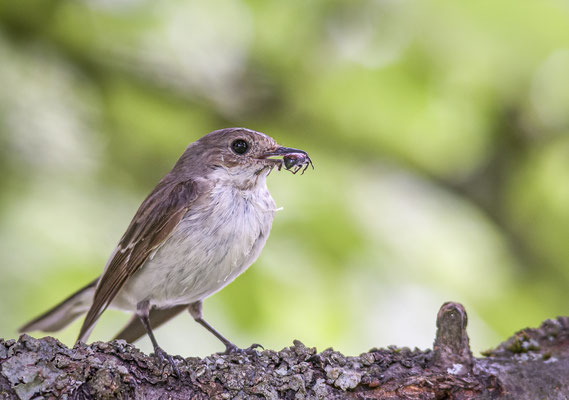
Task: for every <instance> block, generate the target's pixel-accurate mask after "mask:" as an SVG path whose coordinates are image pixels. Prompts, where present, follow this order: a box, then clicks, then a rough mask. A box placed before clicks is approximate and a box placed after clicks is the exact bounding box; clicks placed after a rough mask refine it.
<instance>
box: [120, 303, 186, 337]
mask: <svg viewBox="0 0 569 400" xmlns="http://www.w3.org/2000/svg"><path fill="white" fill-rule="evenodd" d="M187 309H188V304H182V305H179V306H174V307H170V308H164V309H159V308H153V309H152V310H150V326H152V329H155V328H158V327H159V326H160V325H162V324H163V323H165V322H167V321H169V320H171V319H172V318H174V317H175V316H176V315H178V314H179V313H181V312H182V311H184V310H187ZM145 334H146V328H145V327H144V325H142V322H141V321H140V318H138V316H136V315H134V316H133V317H132V318H131V320H130V321H129V322H128V324H127V325H126V326H125V327H124V328H123V330H122V331H120V332H119V333H118V334H117V335H116V336H115V338H114V339H115V340H116V339H123V340H126V341H127V342H128V343H133V342H134V341H136V340H138V339H139V338H140V337H142V336H144V335H145Z"/></svg>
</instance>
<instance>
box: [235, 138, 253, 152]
mask: <svg viewBox="0 0 569 400" xmlns="http://www.w3.org/2000/svg"><path fill="white" fill-rule="evenodd" d="M231 148H232V149H233V151H234V152H235V153H237V154H245V153H247V150H249V143H247V142H246V141H244V140H243V139H237V140H236V141H234V142H233V143H231Z"/></svg>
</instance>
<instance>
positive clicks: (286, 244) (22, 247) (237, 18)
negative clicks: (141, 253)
mask: <svg viewBox="0 0 569 400" xmlns="http://www.w3.org/2000/svg"><path fill="white" fill-rule="evenodd" d="M568 26H569V2H567V1H566V0H539V1H538V0H528V1H525V2H522V3H520V2H518V1H514V0H504V1H501V2H491V1H485V0H482V1H471V2H456V1H451V0H428V1H417V0H415V1H413V0H404V1H395V0H361V1H359V0H358V1H353V0H345V1H344V0H332V1H331V0H326V1H325V0H313V1H300V0H291V1H286V2H284V1H274V0H269V1H259V0H207V1H206V0H196V1H184V0H165V1H160V2H154V1H150V0H114V1H111V0H41V1H40V0H20V1H10V0H8V1H2V2H0V88H1V90H0V250H1V253H2V255H3V257H2V262H0V273H1V275H2V279H1V280H0V293H1V300H2V301H1V302H0V316H1V317H0V318H1V319H0V337H15V336H16V328H17V327H18V326H19V325H21V324H22V323H24V322H26V321H27V320H28V319H30V318H32V317H34V316H35V315H36V314H38V313H39V312H42V311H44V310H45V309H46V308H47V307H50V306H52V305H53V304H55V303H56V302H58V301H60V300H61V299H63V298H64V297H66V296H67V295H69V294H70V293H71V292H73V291H74V290H76V289H78V288H79V287H81V286H82V285H84V284H85V283H87V282H89V281H90V280H92V279H93V278H94V277H96V276H97V275H98V274H99V273H100V272H101V271H102V268H103V266H104V264H105V262H106V258H107V257H108V255H109V254H110V253H111V251H112V249H113V247H114V246H115V244H116V242H117V240H118V239H119V238H120V236H121V235H122V233H123V230H124V229H125V227H126V226H127V224H128V222H129V220H130V218H131V217H132V215H133V214H134V212H135V210H136V208H137V206H138V204H139V203H140V202H141V201H142V199H143V198H144V197H145V195H146V194H147V193H148V192H149V191H150V190H151V188H152V187H153V186H154V185H155V184H156V182H157V181H158V180H159V179H160V177H161V176H162V175H163V174H165V173H166V172H167V171H168V170H169V168H170V167H171V166H172V164H173V163H174V162H175V160H176V159H177V157H178V156H179V154H181V152H182V151H183V149H184V148H185V146H187V145H188V144H189V143H190V142H192V141H194V140H196V139H197V138H199V137H200V136H202V135H203V134H205V133H207V132H209V131H212V130H215V129H219V128H222V127H229V126H246V127H249V128H252V129H256V130H260V131H263V132H266V133H268V134H270V135H272V136H273V137H275V138H276V139H277V140H278V141H279V142H280V143H282V144H284V145H288V146H293V147H298V148H302V149H305V150H307V151H308V152H309V153H310V154H311V156H312V158H313V160H314V162H315V164H316V169H315V170H314V171H308V172H307V173H306V174H305V175H304V176H293V175H291V174H287V173H280V174H274V175H272V176H271V177H270V179H269V180H270V182H269V186H270V188H271V191H272V193H273V197H275V199H276V200H277V203H278V204H279V205H280V206H283V207H284V210H283V211H281V212H279V213H278V215H277V218H276V220H275V224H274V227H273V232H272V235H271V238H270V239H269V241H268V243H267V246H266V248H265V250H264V252H263V254H262V255H261V257H260V259H259V260H258V262H257V263H256V264H255V265H254V266H253V268H251V269H250V270H249V271H248V272H247V273H246V274H245V275H243V276H242V277H240V278H239V279H238V280H237V281H236V282H234V283H233V284H232V285H230V286H229V287H227V288H226V289H224V290H223V291H222V292H220V293H219V294H217V295H216V296H213V297H212V298H211V299H209V300H208V301H206V306H205V313H206V314H205V315H206V317H207V319H208V320H210V321H211V323H212V324H213V325H214V326H216V327H218V328H219V329H220V330H221V331H222V332H224V333H226V334H227V336H228V337H230V338H232V339H233V340H234V341H235V342H237V343H238V344H240V345H242V346H247V345H249V344H250V343H251V342H260V343H262V344H264V345H265V346H267V347H270V348H281V347H283V346H285V345H288V344H290V342H291V340H292V339H293V338H299V339H301V340H303V341H304V342H305V343H307V344H308V345H315V346H318V347H319V348H320V349H323V348H326V347H329V346H334V347H335V348H338V349H340V350H343V351H347V352H351V353H358V352H363V351H365V350H367V349H369V348H371V347H374V346H386V345H389V344H398V345H409V346H414V345H417V346H420V347H427V346H430V344H431V342H432V339H433V337H434V329H435V327H434V320H435V315H436V312H437V310H438V307H439V306H440V305H441V304H442V302H443V301H446V300H454V301H460V302H462V303H463V304H465V306H466V308H467V310H468V311H469V315H470V332H471V337H472V342H473V345H474V348H475V349H477V350H480V349H483V348H485V347H487V346H490V345H492V344H496V343H497V341H498V340H500V339H502V338H504V337H506V336H507V335H510V334H511V333H513V331H515V330H517V329H520V328H523V327H525V326H528V325H529V326H534V325H536V324H538V323H539V322H540V321H542V320H543V319H546V318H551V317H555V316H556V315H559V314H565V315H567V313H569V296H568V295H567V288H568V287H569V246H568V245H567V238H569V184H568V183H567V177H568V176H569V135H568V133H569V73H568V72H569V29H568ZM127 318H128V316H126V315H124V314H122V313H119V312H113V311H110V312H108V313H106V314H105V315H104V316H103V318H102V319H101V322H100V323H99V324H98V326H97V329H96V330H95V334H94V335H93V339H109V338H110V337H111V336H112V335H113V334H114V333H115V332H116V331H117V330H118V328H117V327H118V326H119V325H120V324H121V323H123V322H124V321H125V320H126V319H127ZM79 323H80V321H78V322H77V323H75V324H74V325H73V326H72V327H70V328H68V329H66V330H65V331H64V332H62V333H61V334H60V335H59V336H58V337H60V338H61V339H62V340H64V341H65V342H66V343H68V344H71V343H72V342H73V340H74V338H75V336H76V334H77V331H78V324H79ZM157 335H158V339H159V341H160V342H161V343H162V344H163V346H164V347H165V348H166V349H167V350H169V351H172V352H176V353H181V354H184V355H205V354H209V353H211V352H213V351H219V350H221V346H220V344H219V343H217V341H216V339H215V338H213V337H212V336H211V335H209V334H208V333H207V332H205V330H203V329H202V328H201V327H199V326H197V325H196V324H195V323H193V321H191V319H190V318H189V316H183V317H179V318H177V319H176V320H175V321H173V322H172V323H171V324H169V325H168V326H167V327H164V328H162V329H160V330H159V331H158V334H157ZM141 346H142V347H143V348H144V349H145V350H149V349H150V346H149V343H148V341H143V342H142V343H141Z"/></svg>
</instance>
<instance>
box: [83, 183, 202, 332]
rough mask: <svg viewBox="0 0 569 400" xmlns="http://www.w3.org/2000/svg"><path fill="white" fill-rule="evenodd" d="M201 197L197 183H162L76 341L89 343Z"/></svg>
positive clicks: (111, 266) (106, 275)
mask: <svg viewBox="0 0 569 400" xmlns="http://www.w3.org/2000/svg"><path fill="white" fill-rule="evenodd" d="M198 195H199V193H198V188H197V184H196V182H195V181H192V180H187V181H182V182H180V181H178V182H161V183H160V184H159V185H158V186H157V187H156V188H155V189H154V190H153V191H152V193H151V194H150V195H149V196H148V197H147V198H146V200H145V201H144V202H143V203H142V205H141V206H140V208H139V209H138V211H137V213H136V215H135V216H134V218H133V220H132V222H131V223H130V225H129V227H128V229H127V230H126V232H125V234H124V235H123V237H122V239H121V240H120V242H119V245H118V248H117V251H115V253H114V254H113V256H112V258H111V260H110V261H109V263H108V264H107V268H106V269H105V271H104V272H103V275H102V276H101V279H100V280H99V283H98V285H97V289H96V290H95V296H94V298H93V304H92V305H91V308H90V309H89V311H88V313H87V316H86V317H85V321H84V322H83V326H82V327H81V332H80V333H79V338H78V339H77V341H85V340H86V339H87V337H88V335H89V333H90V332H91V330H92V328H93V326H94V325H95V322H97V320H98V319H99V317H100V316H101V314H102V313H103V312H104V311H105V310H106V309H107V307H108V306H109V304H111V302H112V301H113V299H114V298H115V296H116V295H117V294H118V292H119V291H120V290H121V288H122V287H123V286H124V284H125V282H126V281H127V280H128V278H129V277H131V276H132V275H133V274H134V273H135V272H136V271H137V270H138V269H139V268H140V266H141V265H142V264H144V262H145V261H146V259H147V258H148V256H149V255H150V254H151V253H152V252H153V251H154V250H155V249H157V248H158V247H159V246H160V245H162V243H164V241H165V240H166V239H167V238H168V237H169V236H170V234H171V233H172V231H173V230H174V228H175V227H176V225H178V223H179V222H180V221H181V219H182V217H183V216H184V215H185V214H186V212H187V211H188V210H189V208H190V207H191V205H192V203H194V202H195V200H196V199H197V198H198Z"/></svg>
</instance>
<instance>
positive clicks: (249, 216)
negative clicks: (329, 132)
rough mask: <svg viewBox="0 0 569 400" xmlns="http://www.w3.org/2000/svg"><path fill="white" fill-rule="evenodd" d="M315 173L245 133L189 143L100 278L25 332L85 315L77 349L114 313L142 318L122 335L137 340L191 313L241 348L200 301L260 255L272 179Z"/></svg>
mask: <svg viewBox="0 0 569 400" xmlns="http://www.w3.org/2000/svg"><path fill="white" fill-rule="evenodd" d="M283 165H284V166H285V168H286V169H289V170H291V171H292V172H293V173H296V172H298V171H299V170H300V169H303V172H304V170H305V169H306V168H307V167H308V166H309V165H312V161H311V160H310V157H309V156H308V154H307V153H306V152H305V151H302V150H297V149H292V148H288V147H282V146H279V145H278V144H277V142H276V141H275V140H274V139H272V138H271V137H269V136H267V135H265V134H263V133H260V132H255V131H252V130H249V129H245V128H230V129H222V130H218V131H214V132H211V133H209V134H208V135H206V136H204V137H202V138H201V139H199V140H198V141H196V142H194V143H192V144H191V145H190V146H188V148H187V149H186V151H185V152H184V153H183V154H182V156H181V157H180V159H179V160H178V162H177V163H176V165H174V168H173V169H172V171H170V173H168V174H167V175H166V176H165V177H164V178H162V180H161V181H160V182H159V183H158V185H157V186H156V188H154V190H153V191H152V192H151V193H150V195H149V196H148V197H147V198H146V200H144V202H143V203H142V205H141V206H140V208H139V209H138V211H137V212H136V214H135V216H134V218H133V220H132V222H131V223H130V225H129V227H128V228H127V230H126V232H125V234H124V235H123V237H122V239H121V240H120V242H119V244H118V246H117V247H116V249H115V250H114V252H113V253H112V254H111V256H110V258H109V261H108V262H107V265H106V267H105V270H104V271H103V274H102V275H101V276H100V277H99V278H98V279H96V280H95V281H94V282H92V283H91V284H89V285H87V286H85V287H84V288H82V289H81V290H79V291H78V292H76V293H74V294H73V295H72V296H70V297H68V298H67V299H65V300H64V301H63V302H61V303H60V304H58V305H56V306H55V307H53V308H52V309H51V310H49V311H47V312H46V313H44V314H42V315H41V316H39V317H38V318H36V319H34V320H33V321H31V322H30V323H28V324H26V325H25V326H23V327H22V328H21V329H20V331H22V332H24V331H35V330H39V331H44V332H54V331H57V330H60V329H62V328H63V327H65V326H66V325H68V324H69V323H71V322H72V321H73V320H74V319H75V318H77V317H78V316H80V315H81V314H83V313H85V312H87V316H86V318H85V321H84V322H83V326H82V327H81V332H80V334H79V338H78V339H77V341H85V340H87V338H88V336H89V334H90V333H91V331H92V329H93V327H94V325H95V323H96V322H97V320H98V319H99V317H100V316H101V314H102V313H103V312H104V311H105V310H106V309H107V307H112V308H117V309H121V310H126V311H131V312H135V315H134V316H133V318H132V319H131V321H130V322H129V323H128V324H127V326H126V327H125V328H124V329H123V330H122V331H121V332H120V333H119V334H118V335H117V336H116V339H125V340H127V341H128V342H133V341H135V340H136V339H138V338H139V337H141V336H142V335H144V333H145V332H146V333H147V334H148V336H150V339H151V341H152V344H153V346H154V352H155V354H156V355H157V356H158V357H160V358H161V359H164V358H167V359H168V360H169V361H170V363H171V364H172V367H173V368H174V369H176V366H175V364H174V362H173V360H172V358H171V357H169V356H168V355H167V354H166V352H165V351H164V350H162V349H161V348H160V347H159V346H158V343H157V342H156V339H155V337H154V334H153V333H152V327H154V328H156V327H157V326H159V325H161V324H163V323H164V322H166V321H168V320H169V319H171V318H172V317H174V316H175V315H177V314H179V313H180V312H182V311H183V310H185V309H187V310H188V311H189V312H190V314H191V315H192V317H193V318H194V319H195V320H196V321H197V322H198V323H200V324H201V325H203V326H204V327H205V328H206V329H207V330H209V331H210V332H211V333H213V334H214V335H215V336H216V337H217V338H218V339H219V340H221V341H222V342H223V344H224V345H225V347H226V350H225V351H226V352H228V353H229V352H233V351H237V350H239V349H238V347H237V346H235V345H234V344H233V343H231V342H230V341H229V340H227V339H226V338H225V337H224V336H222V335H221V334H220V333H219V332H218V331H217V330H215V329H214V328H213V327H212V326H211V325H210V324H209V323H207V322H206V321H205V320H204V319H203V317H202V303H203V300H204V299H205V298H206V297H208V296H211V295H212V294H214V293H216V292H217V291H219V290H221V289H222V288H223V287H225V286H226V285H228V284H229V283H231V282H232V281H233V280H234V279H235V278H236V277H237V276H239V275H240V274H241V273H243V272H244V271H245V270H246V269H247V268H248V267H249V266H250V265H251V264H252V263H253V262H254V261H255V260H256V259H257V257H258V256H259V254H260V252H261V250H262V248H263V246H264V245H265V242H266V240H267V237H268V236H269V232H270V230H271V226H272V222H273V217H274V214H275V211H276V206H275V202H274V200H273V198H272V197H271V194H270V193H269V190H268V189H267V185H266V177H267V176H268V175H269V173H270V172H271V171H272V170H273V169H274V168H277V169H279V170H280V169H281V167H282V166H283Z"/></svg>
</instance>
